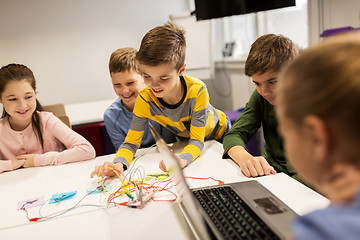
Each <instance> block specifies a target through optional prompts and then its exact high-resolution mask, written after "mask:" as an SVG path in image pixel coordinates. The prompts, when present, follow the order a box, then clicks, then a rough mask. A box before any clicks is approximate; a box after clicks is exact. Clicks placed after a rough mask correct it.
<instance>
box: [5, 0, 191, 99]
mask: <svg viewBox="0 0 360 240" xmlns="http://www.w3.org/2000/svg"><path fill="white" fill-rule="evenodd" d="M184 11H189V1H188V0H172V1H168V0H152V1H148V0H130V1H128V0H101V1H99V0H76V1H74V0H61V1H55V0H31V1H28V0H11V1H8V0H0V29H1V34H0V65H1V66H3V65H6V64H8V63H11V62H16V63H22V64H25V65H27V66H28V67H30V68H31V69H32V70H33V72H34V74H35V77H36V79H37V82H38V98H39V100H40V101H41V102H42V103H43V104H52V103H57V102H63V103H65V104H68V103H79V102H87V101H95V100H103V99H110V98H115V97H116V95H115V93H114V92H113V90H112V86H111V82H110V77H109V73H108V65H107V64H108V61H109V57H110V54H111V53H112V52H113V51H114V50H116V49H117V48H120V47H128V46H130V47H134V48H136V49H137V48H138V47H139V45H140V41H141V39H142V37H143V35H144V34H145V33H146V32H147V31H148V30H149V29H151V28H153V27H155V26H157V25H162V24H164V23H165V22H166V21H168V19H169V15H170V14H176V13H179V12H184Z"/></svg>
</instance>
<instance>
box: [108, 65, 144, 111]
mask: <svg viewBox="0 0 360 240" xmlns="http://www.w3.org/2000/svg"><path fill="white" fill-rule="evenodd" d="M111 81H112V84H113V88H114V91H115V93H116V95H117V96H118V97H119V98H121V101H122V104H123V106H124V107H125V108H126V109H127V110H129V111H130V112H132V111H133V109H134V105H135V101H136V97H137V96H138V94H139V90H140V89H141V88H143V87H144V80H143V78H142V77H141V75H140V74H138V73H137V72H136V71H124V72H117V73H111Z"/></svg>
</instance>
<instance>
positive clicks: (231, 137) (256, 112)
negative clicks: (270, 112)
mask: <svg viewBox="0 0 360 240" xmlns="http://www.w3.org/2000/svg"><path fill="white" fill-rule="evenodd" d="M261 112H262V107H261V99H260V95H259V93H258V92H257V91H256V90H255V91H254V92H253V94H252V95H251V97H250V99H249V102H248V103H247V104H246V106H245V109H244V111H243V112H242V113H241V115H240V117H238V119H236V121H235V123H234V124H233V125H232V127H231V129H230V130H229V132H228V133H226V135H225V136H224V141H223V148H224V154H223V158H229V156H228V154H227V152H228V151H229V149H230V148H232V147H234V146H238V145H240V146H243V147H244V148H246V144H247V142H248V141H249V140H250V139H251V137H252V136H253V135H254V134H255V133H256V132H257V131H258V129H259V128H260V127H261Z"/></svg>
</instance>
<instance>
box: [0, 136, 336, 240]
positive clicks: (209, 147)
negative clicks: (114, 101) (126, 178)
mask: <svg viewBox="0 0 360 240" xmlns="http://www.w3.org/2000/svg"><path fill="white" fill-rule="evenodd" d="M181 145H182V144H181V143H179V144H175V146H174V149H175V152H178V151H179V150H180V149H181ZM221 154H222V145H221V144H220V143H218V142H216V141H208V142H206V143H205V147H204V151H203V153H202V154H201V156H200V157H199V158H198V159H197V160H196V161H195V162H193V163H192V164H190V165H189V166H188V167H187V168H185V169H184V174H185V175H186V176H193V177H210V176H212V177H214V178H215V179H220V180H222V181H224V182H225V183H229V182H236V181H244V180H249V179H248V178H246V177H244V176H243V175H242V173H241V171H240V169H239V168H238V167H237V166H236V165H235V164H234V163H233V162H232V161H231V160H230V159H221ZM137 155H138V156H141V157H140V158H139V159H138V160H137V161H136V162H135V164H134V166H140V165H141V166H143V167H144V168H145V169H146V173H154V172H159V171H160V170H159V169H158V162H159V160H160V159H161V155H160V154H159V153H158V151H157V149H156V148H151V149H141V150H139V151H138V152H137ZM113 157H114V155H107V156H102V157H98V158H96V159H94V160H89V161H83V162H77V163H71V164H66V165H62V166H48V167H37V168H31V169H20V170H16V171H13V172H6V173H2V174H0V191H1V205H0V213H1V218H0V238H1V239H78V238H81V239H127V240H128V239H169V238H171V239H187V238H188V235H187V234H186V233H185V232H184V231H183V228H182V227H181V226H180V222H179V220H178V219H177V218H176V215H175V211H174V209H173V206H174V205H173V204H176V203H170V202H154V201H150V202H149V203H148V204H147V205H146V206H145V207H144V208H143V209H134V208H129V207H125V206H118V207H103V208H99V207H83V208H79V209H76V210H73V211H71V212H68V213H66V214H64V215H62V216H59V217H56V218H53V219H49V220H46V221H43V222H29V221H28V220H27V218H26V215H25V212H24V211H17V210H16V207H17V203H18V202H19V201H21V200H25V199H29V198H33V197H39V196H45V198H46V199H48V198H50V197H51V195H52V194H54V193H61V192H69V191H74V190H77V191H78V193H77V195H76V196H75V198H74V199H69V200H66V201H67V203H66V204H68V206H72V205H74V204H75V203H76V202H77V201H78V200H79V199H80V198H81V197H82V196H84V195H85V194H86V188H87V187H88V186H89V185H91V184H92V183H93V182H94V179H90V177H89V175H90V172H91V171H92V170H93V169H94V166H96V165H100V164H102V163H103V162H104V161H112V159H113ZM256 179H257V180H258V181H259V182H261V183H262V184H263V185H264V186H265V187H266V188H268V189H269V190H270V191H272V192H273V193H274V194H275V195H276V196H277V197H279V198H280V199H281V200H282V201H283V202H285V203H286V204H287V205H288V206H289V207H291V208H292V209H293V210H294V211H295V212H296V213H298V214H300V215H302V214H305V213H307V212H309V211H312V210H314V209H319V208H323V207H326V206H327V205H328V204H329V201H328V199H326V198H324V197H323V196H321V195H319V194H318V193H316V192H314V191H313V190H311V189H309V188H307V187H306V186H304V185H302V184H301V183H299V182H297V181H295V180H293V179H292V178H290V177H288V176H287V175H285V174H282V173H279V174H276V175H272V176H266V177H259V178H256ZM188 183H189V185H190V187H192V188H193V187H198V186H204V185H210V184H214V182H213V181H204V180H188ZM100 196H101V194H94V195H90V196H89V197H88V198H86V201H85V202H84V203H92V204H99V203H100V199H99V197H100ZM63 203H64V204H65V201H63ZM61 204H62V203H61ZM45 206H46V205H45ZM45 206H44V207H45ZM54 208H55V209H56V206H55V205H54ZM28 210H29V214H30V217H36V216H38V207H36V208H31V209H28Z"/></svg>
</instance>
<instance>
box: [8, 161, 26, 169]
mask: <svg viewBox="0 0 360 240" xmlns="http://www.w3.org/2000/svg"><path fill="white" fill-rule="evenodd" d="M11 163H12V166H13V170H15V169H18V168H19V167H21V166H22V165H24V163H25V160H18V159H14V160H11Z"/></svg>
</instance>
